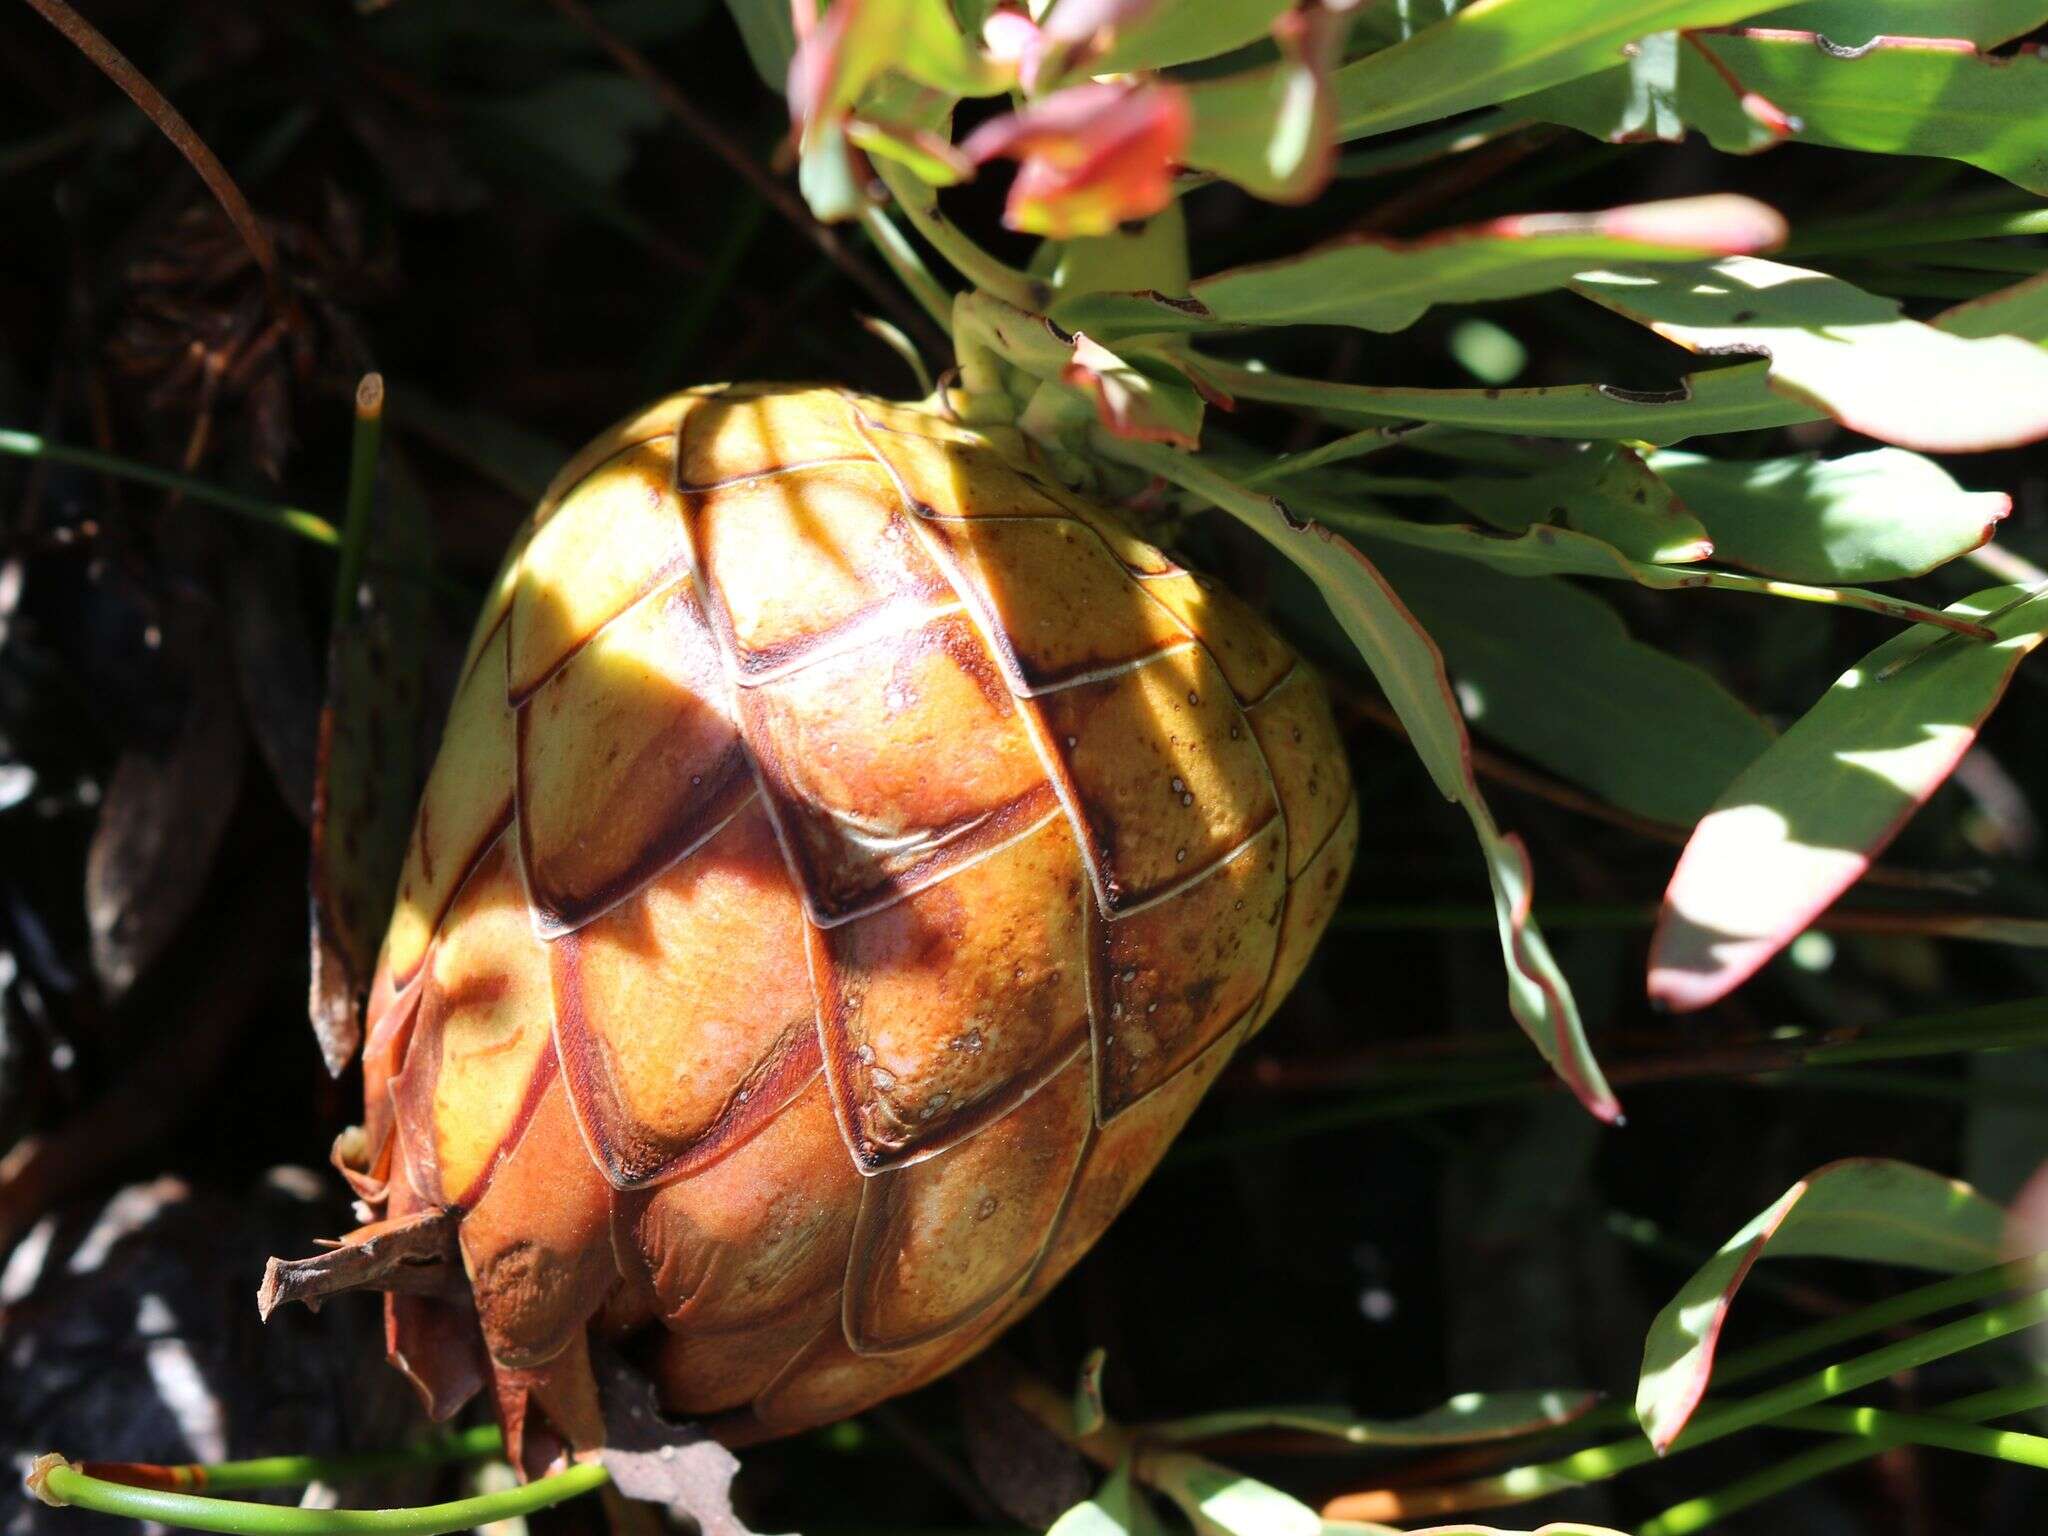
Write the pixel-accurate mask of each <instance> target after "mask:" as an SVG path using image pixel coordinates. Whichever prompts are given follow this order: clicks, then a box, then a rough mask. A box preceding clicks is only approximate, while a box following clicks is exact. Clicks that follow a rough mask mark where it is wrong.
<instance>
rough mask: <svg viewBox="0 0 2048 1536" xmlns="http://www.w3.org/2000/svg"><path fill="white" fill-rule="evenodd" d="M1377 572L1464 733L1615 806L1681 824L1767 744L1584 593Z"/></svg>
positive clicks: (1461, 566)
mask: <svg viewBox="0 0 2048 1536" xmlns="http://www.w3.org/2000/svg"><path fill="white" fill-rule="evenodd" d="M1379 563H1380V568H1381V570H1382V571H1384V572H1385V574H1386V576H1387V578H1388V579H1389V580H1390V581H1392V582H1394V583H1395V585H1396V586H1397V588H1398V589H1399V591H1400V593H1401V596H1402V597H1403V599H1405V600H1406V601H1407V603H1408V606H1409V608H1410V609H1411V611H1413V613H1414V614H1415V616H1416V618H1417V619H1419V620H1420V621H1421V622H1422V625H1423V627H1424V628H1425V629H1427V630H1428V631H1429V633H1430V636H1431V638H1433V639H1434V640H1435V641H1436V643H1437V645H1438V646H1439V647H1440V648H1441V649H1442V651H1443V654H1444V660H1445V662H1446V663H1447V664H1448V665H1449V667H1450V672H1451V677H1452V680H1453V681H1454V683H1455V684H1456V686H1457V691H1458V697H1459V699H1460V701H1461V702H1462V704H1463V706H1464V712H1465V717H1466V719H1467V720H1469V721H1470V722H1471V724H1472V726H1473V728H1474V729H1476V730H1477V731H1479V732H1480V733H1481V734H1482V735H1484V736H1489V737H1491V738H1493V739H1494V740H1495V741H1499V742H1502V743H1504V744H1505V745H1507V746H1509V747H1512V748H1513V749H1514V750H1516V751H1517V752H1520V753H1521V754H1522V755H1523V756H1525V757H1527V758H1529V759H1530V760H1531V761H1532V762H1535V763H1539V764H1541V765H1542V766H1543V767H1545V768H1548V769H1550V770H1551V771H1552V772H1554V773H1557V774H1559V775H1561V776H1562V777H1564V778H1566V779H1569V780H1570V781H1571V782H1572V783H1574V784H1577V785H1580V786H1582V787H1583V788H1585V789H1588V790H1590V791H1592V792H1593V793H1594V794H1596V795H1598V796H1600V797H1601V798H1602V799H1604V800H1606V801H1607V802H1609V803H1610V804H1612V805H1617V806H1620V807H1621V808H1622V809H1623V810H1627V811H1633V812H1635V813H1636V814H1637V815H1639V816H1648V817H1650V818H1652V819H1653V820H1656V821H1663V822H1668V823H1670V824H1672V825H1674V826H1688V827H1689V826H1691V825H1692V824H1693V823H1694V822H1696V821H1698V820H1699V818H1700V817H1701V816H1703V815H1705V814H1706V812H1707V810H1708V808H1709V807H1711V806H1712V805H1713V804H1714V801H1715V799H1716V797H1718V796H1719V795H1720V794H1721V792H1722V791H1723V790H1725V789H1726V788H1727V787H1728V785H1729V784H1730V783H1731V782H1732V781H1733V780H1734V778H1735V776H1736V775H1737V774H1739V773H1740V772H1742V770H1743V769H1744V768H1746V767H1747V766H1748V765H1749V764H1750V763H1751V762H1753V761H1755V760H1756V758H1757V757H1758V756H1759V755H1760V754H1761V753H1762V752H1763V751H1764V749H1765V748H1766V747H1768V746H1769V745H1770V744H1771V733H1770V731H1769V730H1768V729H1767V728H1766V727H1765V726H1764V724H1763V722H1762V721H1760V720H1759V719H1757V717H1756V716H1755V715H1753V714H1751V713H1750V712H1749V710H1748V709H1747V708H1745V707H1744V706H1743V704H1742V703H1741V702H1740V701H1739V700H1738V699H1736V697H1735V696H1734V695H1733V694H1731V693H1729V692H1728V691H1727V689H1725V688H1723V687H1722V686H1721V685H1720V684H1719V683H1718V682H1716V681H1715V680H1714V679H1713V678H1712V677H1710V676H1708V675H1707V674H1706V673H1705V672H1702V671H1701V670H1699V668H1697V667H1695V666H1693V665H1692V664H1691V663H1689V662H1685V661H1681V660H1679V659H1678V658H1677V657H1675V656H1671V655H1668V654H1666V653H1665V652H1663V651H1660V650H1658V649H1656V648H1655V647H1654V646H1649V645H1645V644H1643V643H1642V642H1641V641H1638V640H1635V639H1633V638H1631V637H1630V635H1629V633H1628V631H1627V629H1626V628H1625V627H1624V626H1623V625H1622V622H1621V618H1620V616H1619V615H1617V614H1616V613H1615V611H1614V610H1613V609H1612V608H1611V607H1609V606H1608V605H1607V604H1606V603H1604V602H1602V601H1601V600H1600V599H1599V598H1597V597H1595V596H1594V595H1593V594H1592V593H1590V592H1585V591H1581V590H1580V589H1579V588H1577V587H1575V586H1572V585H1571V584H1570V583H1568V582H1562V581H1527V580H1520V579H1517V578H1515V577H1512V576H1505V575H1501V574H1499V573H1497V572H1493V571H1489V570H1487V569H1485V568H1484V567H1483V566H1475V565H1473V564H1472V563H1471V562H1469V561H1459V560H1453V559H1448V558H1444V557H1441V556H1436V555H1429V554H1423V553H1419V552H1417V551H1412V550H1385V551H1382V552H1381V553H1380V555H1379Z"/></svg>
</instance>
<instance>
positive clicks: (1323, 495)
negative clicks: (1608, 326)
mask: <svg viewBox="0 0 2048 1536" xmlns="http://www.w3.org/2000/svg"><path fill="white" fill-rule="evenodd" d="M1288 499H1289V500H1290V501H1292V502H1293V503H1294V504H1295V505H1296V506H1297V507H1300V508H1302V509H1303V510H1306V511H1310V512H1313V513H1314V514H1315V515H1316V516H1318V517H1322V518H1327V519H1328V520H1330V521H1331V522H1332V523H1334V524H1336V526H1338V527H1340V528H1343V529H1345V530H1346V531H1348V532H1351V533H1356V534H1357V535H1358V536H1359V537H1361V538H1363V539H1366V540H1368V541H1370V542H1373V543H1376V544H1378V543H1391V544H1397V545H1401V546H1403V547H1405V548H1409V549H1425V550H1430V551H1433V552H1435V553H1437V554H1444V555H1456V556H1458V557H1459V558H1460V559H1464V560H1473V561H1476V562H1478V563H1479V564H1480V565H1483V566H1485V567H1486V568H1487V569H1489V570H1494V571H1499V572H1500V573H1501V574H1502V575H1504V576H1598V577H1600V578H1602V579H1603V580H1608V581H1632V582H1634V583H1635V584H1636V585H1637V586H1639V587H1648V588H1650V589H1651V590H1652V591H1656V592H1678V591H1686V590H1691V589H1718V590H1720V591H1723V592H1753V593H1756V594H1758V595H1760V596H1766V597H1783V598H1790V599H1793V600H1795V601H1799V602H1808V603H1829V604H1839V605H1840V606H1842V607H1844V608H1856V609H1860V610H1862V611H1863V612H1866V613H1877V614H1882V615H1884V616H1885V617H1887V618H1892V619H1903V620H1905V621H1907V622H1909V623H1920V624H1933V625H1935V626H1936V627H1937V628H1947V629H1952V630H1956V631H1959V632H1960V633H1963V634H1968V635H1974V636H1975V637H1976V638H1978V639H1982V638H1984V635H1983V633H1982V632H1981V631H1980V630H1979V629H1978V627H1977V626H1976V625H1975V623H1974V621H1972V620H1969V619H1965V618H1962V617H1959V616H1957V615H1955V614H1953V613H1951V612H1948V611H1945V610H1943V609H1939V608H1929V607H1928V606H1926V605H1925V604H1924V603H1915V602H1911V601H1909V600H1907V599H1905V598H1899V597H1889V596H1886V595H1884V594H1882V593H1878V592H1869V591H1865V590H1864V589H1863V588H1861V587H1828V586H1812V585H1806V584H1803V583H1798V582H1786V581H1777V580H1773V579H1770V578H1767V577H1762V576H1750V575H1747V574H1745V573H1743V572H1740V571H1721V570H1707V569H1704V568H1703V567H1700V566H1696V565H1692V566H1685V565H1653V564H1651V563H1650V562H1649V561H1646V560H1631V559H1629V557H1628V556H1627V555H1624V554H1623V553H1622V552H1621V551H1620V550H1618V549H1616V548H1615V547H1614V546H1613V545H1612V544H1609V543H1607V542H1606V541H1605V540H1604V539H1596V538H1594V537H1593V536H1592V535H1591V534H1588V533H1580V532H1579V531H1578V530H1577V529H1575V528H1560V527H1558V526H1556V525H1555V524H1552V523H1535V524H1532V525H1531V526H1530V527H1529V528H1528V530H1527V531H1526V532H1524V533H1523V534H1522V535H1521V536H1520V537H1519V538H1512V539H1504V538H1501V537H1499V536H1498V535H1496V534H1490V533H1487V532H1484V531H1483V530H1481V529H1478V528H1474V527H1471V526H1470V525H1468V524H1463V523H1421V522H1414V521H1411V520H1409V519H1407V518H1400V517H1388V516H1386V515H1384V514H1381V513H1376V512H1371V511H1366V510H1364V509H1363V508H1362V507H1361V506H1360V505H1358V504H1357V502H1356V500H1355V499H1353V498H1348V497H1347V496H1346V495H1345V494H1344V480H1343V477H1342V476H1338V475H1329V476H1321V477H1318V480H1317V483H1316V484H1315V485H1314V486H1312V487H1304V488H1300V489H1290V490H1289V492H1288Z"/></svg>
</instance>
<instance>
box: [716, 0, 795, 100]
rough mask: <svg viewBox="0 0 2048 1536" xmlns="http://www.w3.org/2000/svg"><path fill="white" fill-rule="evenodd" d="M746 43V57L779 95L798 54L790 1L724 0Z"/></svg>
mask: <svg viewBox="0 0 2048 1536" xmlns="http://www.w3.org/2000/svg"><path fill="white" fill-rule="evenodd" d="M725 8H726V9H727V10H729V11H731V12H732V19H733V22H734V24H735V25H736V26H738V28H739V29H740V41H741V42H742V43H744V44H746V48H747V57H748V58H750V59H752V60H753V61H754V70H755V72H756V73H757V74H759V75H760V77H761V79H762V80H763V81H764V82H766V84H767V85H768V88H769V89H770V90H772V91H775V92H776V93H777V94H780V93H781V92H782V90H783V89H784V88H785V87H786V86H787V85H788V84H789V61H790V59H791V58H793V57H794V56H795V54H796V24H795V22H794V21H793V20H792V19H791V12H790V6H789V0H725Z"/></svg>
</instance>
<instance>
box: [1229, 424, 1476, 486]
mask: <svg viewBox="0 0 2048 1536" xmlns="http://www.w3.org/2000/svg"><path fill="white" fill-rule="evenodd" d="M1418 430H1420V431H1427V430H1428V429H1427V428H1417V429H1407V430H1404V429H1402V428H1400V427H1366V428H1365V429H1363V430H1362V431H1358V432H1347V433H1346V434H1345V435H1344V436H1342V437H1339V438H1333V439H1332V440H1331V441H1329V442H1327V443H1324V444H1323V445H1322V446H1321V447H1320V448H1310V449H1306V450H1304V451H1303V452H1301V453H1290V454H1288V455H1287V456H1286V457H1285V458H1280V459H1274V460H1273V461H1272V462H1271V463H1269V464H1267V465H1265V466H1263V467H1262V468H1259V469H1255V470H1252V471H1250V472H1248V473H1247V474H1246V475H1245V476H1244V480H1243V483H1244V484H1246V485H1251V486H1258V485H1266V484H1269V483H1270V482H1272V481H1274V480H1284V479H1286V478H1287V477H1288V476H1289V475H1300V474H1306V473H1307V472H1308V471H1309V470H1312V469H1322V468H1323V467H1325V466H1326V465H1330V464H1341V463H1343V462H1344V461H1345V460H1347V459H1359V458H1363V457H1365V456H1366V455H1367V454H1369V453H1380V452H1383V451H1385V450H1386V449H1388V448H1393V447H1396V446H1398V445H1399V444H1401V443H1404V442H1406V441H1407V440H1408V439H1409V438H1411V437H1413V436H1414V435H1415V433H1416V431H1418ZM1431 494H1436V493H1435V492H1432V493H1431Z"/></svg>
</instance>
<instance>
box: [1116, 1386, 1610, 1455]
mask: <svg viewBox="0 0 2048 1536" xmlns="http://www.w3.org/2000/svg"><path fill="white" fill-rule="evenodd" d="M1599 1400H1600V1394H1599V1393H1597V1392H1463V1393H1460V1394H1459V1395H1458V1396H1456V1397H1454V1398H1452V1399H1451V1400H1450V1401H1449V1402H1447V1403H1443V1404H1440V1405H1438V1406H1437V1407H1435V1408H1432V1409H1430V1410H1429V1411H1428V1412H1427V1413H1418V1414H1416V1415H1415V1416H1414V1417H1412V1418H1406V1419H1361V1418H1359V1417H1357V1416H1356V1415H1355V1414H1353V1413H1351V1412H1350V1411H1349V1410H1347V1409H1343V1408H1322V1407H1282V1408H1240V1409H1233V1410H1227V1411H1224V1412H1221V1413H1202V1414H1196V1415H1194V1416H1193V1417H1192V1418H1185V1419H1174V1420H1171V1421H1170V1422H1168V1423H1165V1424H1149V1425H1147V1426H1146V1427H1145V1435H1146V1437H1147V1438H1148V1439H1160V1440H1212V1439H1215V1438H1216V1437H1218V1436H1220V1435H1236V1434H1242V1433H1244V1432H1245V1431H1247V1430H1256V1429H1296V1430H1302V1431H1305V1432H1307V1433H1308V1434H1312V1435H1327V1436H1329V1437H1330V1438H1331V1439H1333V1440H1342V1441H1343V1442H1345V1443H1346V1444H1347V1445H1364V1446H1420V1445H1475V1444H1479V1443H1481V1442H1484V1441H1488V1440H1510V1439H1513V1438H1514V1437H1516V1436H1517V1435H1531V1434H1535V1433H1537V1432H1538V1431H1539V1430H1545V1429H1555V1428H1556V1427H1557V1426H1558V1425H1560V1424H1569V1423H1571V1422H1572V1421H1573V1420H1574V1419H1576V1418H1578V1417H1580V1416H1581V1415H1582V1414H1585V1413H1587V1412H1588V1411H1590V1410H1591V1409H1592V1407H1593V1406H1594V1404H1596V1403H1597V1402H1599Z"/></svg>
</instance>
